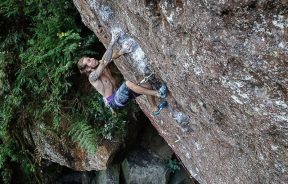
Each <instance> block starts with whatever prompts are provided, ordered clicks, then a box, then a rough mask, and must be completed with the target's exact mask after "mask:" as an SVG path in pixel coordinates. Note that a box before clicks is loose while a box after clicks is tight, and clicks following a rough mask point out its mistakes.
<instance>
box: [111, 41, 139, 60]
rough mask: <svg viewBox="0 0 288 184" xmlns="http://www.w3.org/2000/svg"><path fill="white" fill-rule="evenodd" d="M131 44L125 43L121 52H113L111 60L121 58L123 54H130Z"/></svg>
mask: <svg viewBox="0 0 288 184" xmlns="http://www.w3.org/2000/svg"><path fill="white" fill-rule="evenodd" d="M133 44H134V43H133V42H132V41H127V42H125V43H124V44H123V46H122V48H121V50H119V51H118V52H114V53H113V55H112V59H113V60H114V59H117V58H119V57H120V56H122V55H123V54H127V53H130V52H132V50H133Z"/></svg>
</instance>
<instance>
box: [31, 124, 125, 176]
mask: <svg viewBox="0 0 288 184" xmlns="http://www.w3.org/2000/svg"><path fill="white" fill-rule="evenodd" d="M31 132H32V133H31V134H32V139H33V140H32V141H31V142H33V143H35V145H36V149H37V150H36V153H37V155H35V157H36V160H37V159H40V158H44V159H47V160H49V161H52V162H54V163H58V164H60V165H63V166H66V167H69V168H72V169H74V170H77V171H91V170H105V169H107V166H108V165H109V164H110V162H111V160H113V158H114V155H115V153H116V151H118V149H119V147H120V144H121V142H119V141H118V142H117V141H114V142H111V141H103V142H102V143H100V145H99V146H98V148H97V151H96V153H95V154H90V153H87V152H86V151H85V150H84V149H82V148H80V146H78V145H76V144H72V145H71V142H70V143H69V142H67V141H65V139H64V140H63V139H60V138H59V137H57V136H56V135H55V134H49V133H48V134H45V135H44V134H43V133H42V131H41V130H40V129H35V130H31Z"/></svg>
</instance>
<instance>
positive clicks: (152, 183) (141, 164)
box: [121, 148, 169, 184]
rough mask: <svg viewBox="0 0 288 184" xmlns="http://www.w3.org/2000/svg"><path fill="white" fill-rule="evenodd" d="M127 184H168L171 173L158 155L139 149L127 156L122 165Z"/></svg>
mask: <svg viewBox="0 0 288 184" xmlns="http://www.w3.org/2000/svg"><path fill="white" fill-rule="evenodd" d="M121 167H122V172H123V175H124V179H125V183H127V184H136V183H137V184H146V183H149V184H166V183H168V179H169V172H168V170H167V168H166V167H165V164H164V162H163V161H161V160H160V159H159V158H158V157H157V156H156V155H153V154H152V153H150V152H148V151H147V150H146V149H143V148H137V149H135V150H133V151H131V152H129V154H128V155H127V158H126V159H125V160H124V161H123V162H122V164H121Z"/></svg>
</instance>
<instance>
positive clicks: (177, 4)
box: [74, 0, 288, 183]
mask: <svg viewBox="0 0 288 184" xmlns="http://www.w3.org/2000/svg"><path fill="white" fill-rule="evenodd" d="M74 4H75V5H76V7H77V8H78V10H79V12H80V14H81V17H82V21H83V22H84V23H85V24H86V25H87V27H89V28H90V29H91V30H92V31H94V33H95V34H96V35H97V36H98V37H99V39H100V40H101V41H102V42H103V43H104V44H105V45H107V44H108V42H109V40H110V38H111V32H116V31H119V30H120V31H123V33H125V35H122V36H121V38H120V40H119V42H118V45H117V48H118V49H119V48H120V47H121V46H122V45H123V44H125V42H127V41H128V40H130V41H133V42H134V50H133V52H132V53H130V54H127V55H126V56H125V57H121V59H119V60H117V61H116V62H115V63H116V65H117V67H118V68H119V70H120V71H121V73H122V74H123V75H124V77H125V78H126V79H127V80H131V81H134V82H139V81H141V80H142V79H143V77H144V75H147V74H149V73H151V72H153V73H154V74H155V80H151V82H155V81H156V79H157V80H158V81H164V82H166V83H167V86H168V88H169V90H170V93H171V94H170V96H169V100H168V101H169V104H170V109H169V110H165V111H164V112H163V113H161V114H160V116H158V117H154V116H151V114H150V111H149V105H148V102H147V100H146V98H144V97H141V98H139V99H138V100H137V101H138V103H139V105H140V107H141V109H142V110H143V112H144V113H145V114H146V115H147V117H148V118H149V119H150V120H151V122H152V124H153V126H154V127H155V128H156V129H157V131H158V132H159V133H160V134H161V136H162V137H163V138H164V139H165V140H166V142H167V143H168V144H169V145H170V147H171V148H172V149H173V150H174V152H175V153H176V154H177V155H178V156H179V158H180V159H181V161H182V162H183V164H184V165H185V167H186V169H187V170H188V171H189V173H190V175H192V176H193V177H194V178H196V179H197V181H199V182H200V183H286V182H285V181H288V175H287V165H288V152H287V146H288V145H287V138H288V129H287V127H288V125H287V124H288V114H287V109H288V104H287V99H288V92H287V91H288V90H287V87H288V82H287V80H288V74H287V71H288V70H287V66H288V63H287V58H288V20H287V17H288V15H287V8H288V7H287V6H288V1H287V0H273V1H272V0H221V1H214V0H195V1H190V0H153V1H152V0H118V1H113V0H106V1H100V0H74ZM155 84H156V83H155ZM156 87H157V85H156ZM182 120H183V121H182Z"/></svg>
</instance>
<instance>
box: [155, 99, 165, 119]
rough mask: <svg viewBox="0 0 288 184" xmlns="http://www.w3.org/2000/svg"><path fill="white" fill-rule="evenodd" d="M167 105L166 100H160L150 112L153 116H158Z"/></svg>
mask: <svg viewBox="0 0 288 184" xmlns="http://www.w3.org/2000/svg"><path fill="white" fill-rule="evenodd" d="M167 107H168V102H167V101H163V102H161V103H160V104H159V105H158V106H157V108H158V109H157V111H154V112H152V114H153V115H154V116H158V115H159V114H160V112H161V110H162V109H164V108H167Z"/></svg>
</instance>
